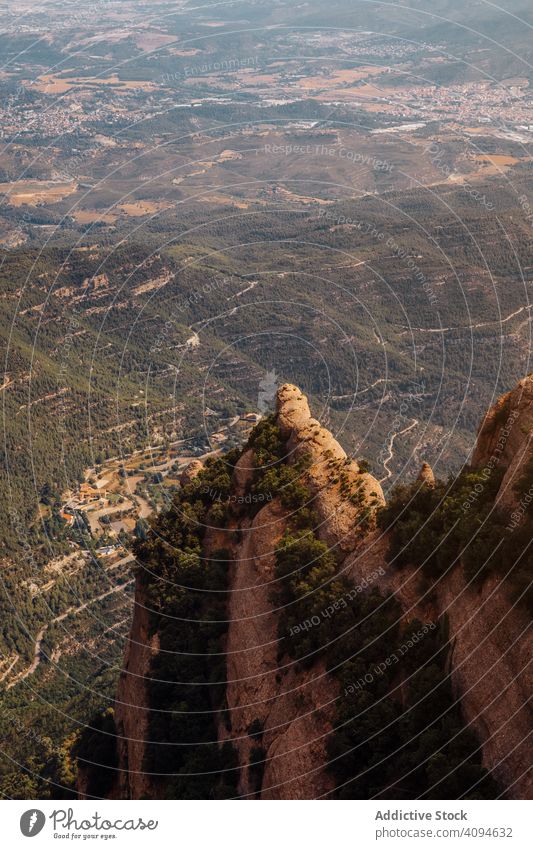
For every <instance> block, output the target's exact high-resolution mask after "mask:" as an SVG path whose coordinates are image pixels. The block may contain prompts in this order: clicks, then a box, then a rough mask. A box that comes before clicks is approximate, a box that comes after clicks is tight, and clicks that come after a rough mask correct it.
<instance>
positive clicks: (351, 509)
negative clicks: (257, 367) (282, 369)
mask: <svg viewBox="0 0 533 849" xmlns="http://www.w3.org/2000/svg"><path fill="white" fill-rule="evenodd" d="M276 421H277V424H278V425H279V427H280V430H281V433H282V436H283V438H284V439H285V440H286V445H287V457H288V460H289V462H291V461H294V460H296V459H297V458H298V457H301V456H302V455H303V454H304V455H307V456H308V457H310V458H311V465H310V467H309V470H308V472H307V474H306V476H305V483H306V485H307V486H308V488H309V490H310V492H311V494H312V496H313V498H312V506H313V509H314V510H316V511H317V513H318V515H319V519H320V527H319V529H318V533H319V536H320V538H321V539H323V540H324V541H325V542H327V543H328V545H331V546H333V545H334V546H336V547H338V548H339V549H340V551H341V552H348V551H351V550H352V549H353V548H354V547H355V546H356V545H357V544H358V543H359V542H360V541H361V538H363V537H364V536H365V534H366V533H367V531H368V530H369V529H370V526H371V525H372V522H373V518H374V516H375V512H376V509H377V508H378V507H381V506H382V505H383V504H385V499H384V496H383V490H382V488H381V486H380V484H379V483H378V481H377V480H376V479H375V478H374V477H373V476H372V475H370V474H368V473H367V472H360V471H359V466H358V464H357V462H356V461H355V460H351V459H348V457H347V455H346V452H345V451H344V449H343V448H342V446H341V445H340V444H339V442H337V440H336V439H335V438H334V437H333V436H332V434H331V433H330V432H329V430H327V429H326V428H325V427H322V425H321V424H320V422H318V421H317V420H316V419H314V418H312V416H311V413H310V411H309V404H308V402H307V398H306V397H305V395H303V394H302V392H301V391H300V390H299V389H298V387H296V386H293V385H292V384H289V383H287V384H285V385H284V386H282V387H281V388H280V390H279V391H278V396H277V404H276ZM343 489H344V491H347V490H351V491H353V492H355V491H357V492H359V494H360V502H361V503H359V504H354V503H353V502H352V501H351V500H350V499H349V498H347V497H346V496H345V495H344V494H343V492H342V490H343ZM362 507H367V508H368V510H369V515H368V521H366V520H365V521H364V522H363V519H362V517H363V512H364V511H363V509H362Z"/></svg>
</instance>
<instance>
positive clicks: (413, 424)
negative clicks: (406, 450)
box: [379, 419, 419, 483]
mask: <svg viewBox="0 0 533 849" xmlns="http://www.w3.org/2000/svg"><path fill="white" fill-rule="evenodd" d="M417 424H419V421H418V419H412V421H411V424H410V425H407V427H404V428H403V430H397V431H395V432H394V433H393V434H391V436H390V439H389V444H388V446H387V450H388V452H389V456H388V457H387V459H386V460H384V461H383V468H384V469H385V471H386V472H387V474H386V475H385V477H383V478H381V479H380V481H379V482H380V483H383V482H384V481H386V480H388V479H389V478H390V477H392V472H391V470H390V469H389V463H390V461H391V460H392V458H393V457H394V451H393V446H394V440H395V439H396V437H397V436H401V435H402V433H407V432H408V431H410V430H412V429H413V428H414V427H416V426H417Z"/></svg>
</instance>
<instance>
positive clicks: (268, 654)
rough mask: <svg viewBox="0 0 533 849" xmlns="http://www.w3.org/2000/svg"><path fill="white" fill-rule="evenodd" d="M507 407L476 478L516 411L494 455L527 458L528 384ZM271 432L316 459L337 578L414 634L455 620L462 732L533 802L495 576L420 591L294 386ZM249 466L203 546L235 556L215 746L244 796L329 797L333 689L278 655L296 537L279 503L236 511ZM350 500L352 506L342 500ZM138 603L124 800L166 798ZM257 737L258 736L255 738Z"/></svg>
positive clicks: (490, 422)
mask: <svg viewBox="0 0 533 849" xmlns="http://www.w3.org/2000/svg"><path fill="white" fill-rule="evenodd" d="M505 397H506V398H507V399H508V400H502V401H501V402H499V403H498V405H497V407H496V408H495V409H494V410H493V411H491V414H489V416H487V418H486V420H485V422H484V424H483V426H482V428H481V430H480V434H479V437H478V444H477V446H476V451H475V453H474V458H473V459H474V461H475V464H476V465H477V466H483V465H485V464H486V463H488V462H489V460H490V458H491V457H492V456H493V455H494V452H495V451H496V449H497V448H498V446H499V442H498V440H499V439H500V436H499V435H498V433H499V430H500V428H499V423H500V421H504V418H505V421H504V425H505V422H506V421H507V419H508V418H509V415H510V414H511V413H513V411H514V410H516V411H517V413H516V415H513V416H512V421H511V425H510V430H509V433H508V435H507V436H506V441H505V445H504V446H503V447H502V449H501V450H500V451H498V463H502V464H503V465H505V468H507V474H509V470H510V469H512V468H513V464H515V461H516V458H517V457H520V458H521V459H520V461H519V466H520V468H522V467H523V463H524V462H525V461H526V458H527V457H528V456H530V453H528V452H530V443H529V442H528V435H529V434H530V432H531V428H532V427H533V386H532V380H531V378H528V379H527V380H526V381H522V382H521V384H519V386H518V387H517V389H516V390H513V392H512V393H509V395H508V396H505ZM502 410H503V412H502ZM276 421H277V424H278V425H279V427H280V431H281V435H282V438H283V440H284V443H285V447H286V456H287V461H288V462H289V463H294V462H296V461H297V460H298V459H299V458H300V457H302V456H303V455H306V456H307V457H308V458H309V460H310V462H309V463H308V464H307V467H306V470H305V471H304V472H303V473H302V474H303V480H304V482H305V484H306V486H307V487H308V490H309V492H310V497H311V502H312V503H311V505H310V506H312V508H313V510H314V511H316V513H317V514H318V517H319V529H318V533H319V536H320V537H321V538H322V539H323V540H324V541H325V542H327V543H328V544H329V545H332V546H334V547H335V550H336V552H337V554H338V557H339V563H340V568H341V569H342V572H343V574H344V575H346V576H347V577H350V578H351V579H352V580H353V581H354V583H355V584H362V585H364V586H376V587H377V588H378V589H380V590H381V591H382V592H384V593H388V592H393V593H394V594H395V595H396V597H397V599H398V600H399V602H400V604H401V607H402V610H403V616H404V618H405V620H406V621H407V622H408V621H410V620H411V619H413V618H415V617H417V618H419V619H421V620H422V621H425V622H427V621H434V620H436V619H437V618H438V617H439V616H441V615H442V614H444V613H446V614H447V615H448V617H449V624H450V636H451V643H452V645H453V652H452V655H451V664H452V678H453V684H454V687H455V691H456V693H457V696H458V697H461V699H462V706H463V711H464V715H465V719H466V721H467V722H468V723H471V726H472V728H473V730H475V731H476V732H477V733H478V735H479V737H480V739H481V741H482V742H483V763H484V765H485V766H486V767H487V768H488V769H493V770H494V772H495V775H496V777H497V778H499V779H500V780H501V781H502V782H503V783H504V784H506V785H507V786H508V787H509V791H508V795H509V796H510V797H511V798H523V797H524V796H527V795H528V794H530V793H531V783H530V782H531V779H530V776H529V775H528V772H527V767H528V765H529V764H528V750H527V741H526V740H525V734H526V732H527V729H528V727H529V728H530V727H531V725H530V723H531V717H530V714H529V713H528V709H527V707H526V704H525V703H526V699H527V695H528V693H530V692H531V683H532V682H531V679H530V677H528V674H527V670H526V668H525V667H526V665H527V660H528V658H530V656H531V650H532V649H533V645H532V643H531V636H528V635H527V630H526V628H527V623H526V622H525V619H524V617H523V614H522V613H521V612H520V611H517V610H516V608H513V606H512V604H511V602H510V601H509V600H508V598H507V597H506V595H505V591H504V590H503V588H502V587H500V586H499V585H498V580H497V579H496V578H494V579H489V580H488V581H486V582H485V583H484V585H483V587H482V589H481V590H478V589H474V588H472V587H470V586H467V585H466V582H465V579H464V576H463V572H462V568H461V566H460V565H459V566H456V567H454V569H453V570H451V571H450V572H449V573H447V574H446V575H445V576H443V577H442V578H441V579H439V581H438V582H437V584H436V586H435V588H434V592H432V593H429V592H427V593H425V592H423V591H421V589H420V583H419V581H418V574H417V571H416V570H415V569H409V568H405V569H402V570H397V569H395V568H394V567H391V566H389V565H388V564H387V550H388V546H389V540H388V537H387V534H386V533H381V532H380V531H378V530H377V529H376V528H375V521H374V518H375V513H376V509H377V508H378V507H379V506H380V505H381V504H383V503H384V498H383V492H382V490H381V487H380V485H379V483H378V482H377V481H376V480H375V479H374V478H373V477H372V476H371V475H369V474H367V473H361V472H360V470H359V467H358V465H357V463H356V462H355V461H353V460H350V459H348V458H347V456H346V453H345V452H344V450H343V449H342V447H341V445H340V444H339V443H338V441H337V440H336V439H335V438H334V437H333V436H332V434H331V433H330V432H329V431H328V430H326V429H325V428H323V427H322V426H321V425H320V423H319V422H318V421H316V420H315V419H313V418H312V416H311V413H310V410H309V405H308V402H307V399H306V398H305V396H304V395H303V394H302V393H301V391H300V390H299V389H298V388H297V387H295V386H292V385H289V384H287V385H285V386H282V387H281V389H280V390H279V392H278V397H277V406H276ZM528 427H529V431H528ZM254 462H255V460H254V452H253V450H252V449H248V450H247V451H245V452H244V453H243V454H242V456H241V458H240V460H239V461H238V463H237V465H236V467H235V469H234V473H233V479H232V494H233V496H234V501H233V502H232V505H231V507H230V513H229V519H228V522H227V525H226V527H225V528H224V529H223V530H221V531H217V530H216V529H212V530H210V531H209V533H208V534H207V535H206V538H205V540H204V550H205V553H206V554H207V555H209V553H210V552H212V551H214V550H216V549H217V548H221V547H225V548H226V549H227V550H229V551H230V557H231V558H232V564H231V566H230V576H229V608H228V620H229V624H228V631H227V637H226V646H225V650H226V661H227V682H228V683H227V687H226V703H227V710H225V711H224V713H223V715H222V714H221V716H220V719H219V722H218V733H219V739H220V741H221V742H222V741H225V740H231V741H232V743H233V745H234V746H235V748H236V750H237V753H238V757H239V762H240V765H241V775H240V785H239V788H238V792H239V794H240V795H241V796H242V797H243V798H251V797H259V798H262V799H314V798H318V797H321V796H323V795H324V794H327V793H328V792H329V791H330V790H331V789H332V786H333V785H332V778H331V776H330V775H329V774H328V772H327V770H326V764H327V754H326V743H327V738H328V735H329V733H330V732H331V730H332V720H333V709H334V699H335V696H336V695H337V685H336V682H335V681H334V679H332V678H331V677H330V676H328V675H326V673H325V670H324V668H323V666H322V665H321V663H316V664H315V665H314V666H312V667H311V668H310V669H308V670H306V671H302V670H301V669H300V668H296V667H295V665H294V662H293V661H292V660H291V658H290V657H289V655H288V654H287V652H286V651H285V649H284V646H283V639H285V638H284V637H283V636H282V639H281V641H280V635H279V633H278V625H279V611H278V610H277V609H276V607H275V604H274V602H273V601H272V593H271V589H272V583H273V580H274V577H275V550H276V546H277V544H278V542H279V540H280V539H281V537H282V536H283V534H284V532H285V530H286V529H287V527H288V523H289V521H290V511H288V510H287V509H286V508H285V507H283V505H282V504H281V502H280V499H279V498H277V497H275V498H273V500H271V501H270V502H269V503H267V504H265V505H264V506H262V507H261V509H259V510H258V511H257V512H256V514H255V516H254V517H253V518H250V515H251V514H250V513H249V511H246V510H244V509H242V508H240V507H239V506H238V504H239V502H238V499H239V498H241V499H242V498H244V497H245V496H246V494H247V493H248V492H249V489H250V485H251V483H252V480H253V475H254ZM195 463H196V464H198V465H200V466H201V464H199V461H195ZM198 465H197V466H196V469H197V471H196V473H198V471H199V470H200V469H199V468H198ZM517 473H518V472H516V473H515V474H517ZM506 476H507V475H506ZM419 480H423V482H424V483H425V484H427V485H430V486H433V485H434V483H435V480H434V476H433V473H432V471H431V469H430V467H426V464H424V467H423V468H422V471H421V475H420V477H419ZM504 481H505V478H504ZM502 486H503V484H502ZM347 492H348V493H352V494H354V496H357V497H354V498H350V497H347V494H346V493H347ZM230 539H231V542H230V541H228V540H230ZM365 582H366V583H365ZM136 600H137V602H138V603H137V604H136V606H135V613H134V621H133V625H132V632H131V636H130V641H129V643H128V648H127V653H126V659H125V669H124V672H123V673H122V676H121V680H120V684H119V689H118V693H117V704H116V712H115V716H116V723H117V731H118V733H119V735H121V736H122V737H123V738H124V739H123V740H119V767H120V769H121V770H123V771H124V772H123V773H119V779H118V787H117V793H116V795H122V796H126V797H131V798H140V797H143V796H147V797H150V796H153V795H157V794H158V789H157V787H155V786H154V784H153V783H152V781H151V780H150V777H149V776H146V775H144V774H143V772H142V764H143V757H144V745H143V743H142V740H143V739H144V738H145V737H146V732H147V726H148V713H147V703H148V702H147V691H146V686H145V680H146V677H147V676H149V669H150V663H151V660H152V658H153V656H154V653H156V652H157V637H151V636H150V634H149V631H148V618H147V614H146V611H145V610H144V607H143V599H142V594H139V588H138V589H137V594H136ZM177 648H178V649H179V647H177ZM252 729H254V730H255V736H251V734H250V731H251V730H252ZM258 729H259V732H258ZM254 747H255V748H257V747H261V749H262V750H264V769H263V770H261V773H262V774H261V776H260V778H259V779H258V778H257V772H254V771H253V770H251V769H250V767H249V763H250V758H251V756H252V754H253V752H252V750H253V748H254Z"/></svg>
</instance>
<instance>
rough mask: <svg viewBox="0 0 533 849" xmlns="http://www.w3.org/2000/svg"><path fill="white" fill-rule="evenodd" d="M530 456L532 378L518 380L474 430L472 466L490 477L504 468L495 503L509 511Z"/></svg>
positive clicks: (532, 438)
mask: <svg viewBox="0 0 533 849" xmlns="http://www.w3.org/2000/svg"><path fill="white" fill-rule="evenodd" d="M532 457H533V375H528V376H527V377H525V378H523V380H521V381H519V383H518V384H517V385H516V386H515V388H514V389H513V390H511V392H507V394H506V395H502V396H501V398H499V399H498V401H497V402H496V404H494V406H493V407H491V409H490V410H489V411H488V413H487V415H486V416H485V418H484V420H483V422H482V424H481V427H480V429H479V431H478V436H477V440H476V445H475V448H474V452H473V454H472V465H473V466H474V467H475V468H477V469H482V470H483V471H484V473H485V474H486V475H490V474H491V473H492V471H493V470H494V469H496V468H503V469H505V474H504V477H503V480H502V482H501V485H500V489H499V492H498V496H497V501H498V503H499V505H500V507H501V508H502V509H513V507H514V506H515V505H516V503H517V501H518V500H519V498H518V495H517V493H516V490H515V487H516V485H517V484H518V483H519V481H520V478H521V477H522V475H523V473H524V470H525V466H526V465H527V463H528V461H529V460H531V458H532Z"/></svg>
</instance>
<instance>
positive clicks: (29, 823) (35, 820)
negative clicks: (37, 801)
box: [20, 808, 46, 837]
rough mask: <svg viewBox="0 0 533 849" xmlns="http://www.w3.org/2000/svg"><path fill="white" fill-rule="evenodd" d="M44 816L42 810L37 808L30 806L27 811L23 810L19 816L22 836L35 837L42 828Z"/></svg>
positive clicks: (44, 820)
mask: <svg viewBox="0 0 533 849" xmlns="http://www.w3.org/2000/svg"><path fill="white" fill-rule="evenodd" d="M45 822H46V817H45V815H44V814H43V812H42V811H39V810H38V809H37V808H32V809H31V810H29V811H24V813H23V814H22V816H21V818H20V830H21V832H22V833H23V835H24V837H35V835H36V834H39V832H40V831H42V830H43V828H44V824H45Z"/></svg>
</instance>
